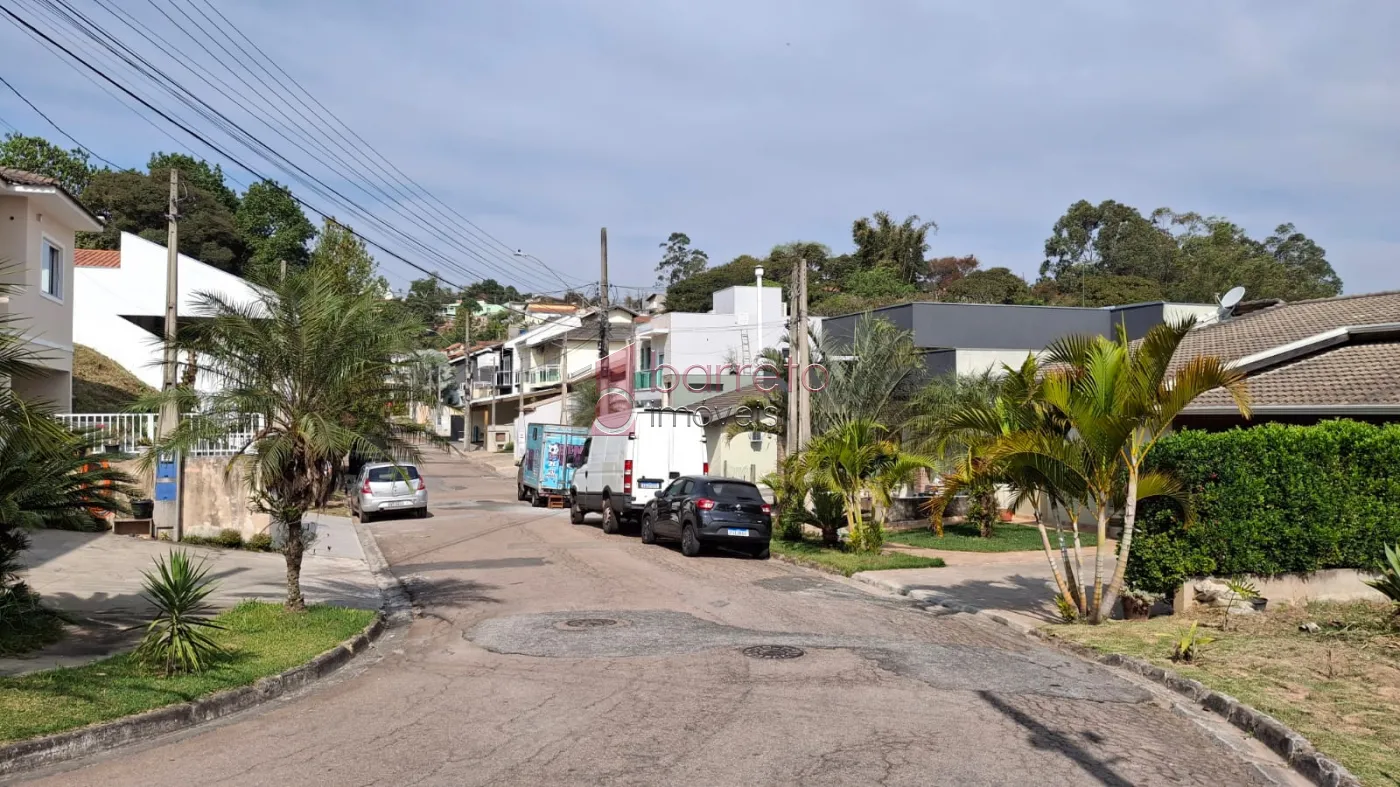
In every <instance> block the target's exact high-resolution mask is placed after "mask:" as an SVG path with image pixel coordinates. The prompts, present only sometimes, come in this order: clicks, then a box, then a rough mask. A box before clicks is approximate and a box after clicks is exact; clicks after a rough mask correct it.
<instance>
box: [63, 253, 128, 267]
mask: <svg viewBox="0 0 1400 787" xmlns="http://www.w3.org/2000/svg"><path fill="white" fill-rule="evenodd" d="M73 264H74V265H75V266H77V267H79V268H120V267H121V266H122V253H121V252H120V251H118V250H116V249H74V250H73Z"/></svg>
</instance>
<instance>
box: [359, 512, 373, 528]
mask: <svg viewBox="0 0 1400 787" xmlns="http://www.w3.org/2000/svg"><path fill="white" fill-rule="evenodd" d="M373 519H374V514H371V513H370V512H368V511H361V512H360V524H362V525H367V524H369V523H370V522H371V521H372V520H373Z"/></svg>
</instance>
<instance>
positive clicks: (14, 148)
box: [0, 132, 93, 197]
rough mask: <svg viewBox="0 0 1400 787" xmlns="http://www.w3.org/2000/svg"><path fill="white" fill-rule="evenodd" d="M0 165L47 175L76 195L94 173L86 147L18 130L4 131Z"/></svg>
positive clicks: (78, 194) (84, 187) (81, 191)
mask: <svg viewBox="0 0 1400 787" xmlns="http://www.w3.org/2000/svg"><path fill="white" fill-rule="evenodd" d="M0 167H11V168H13V169H22V170H24V171H25V172H33V173H34V174H36V175H45V176H48V177H50V178H53V179H54V180H56V181H58V183H59V185H60V186H62V187H63V190H64V191H67V192H68V193H69V194H72V195H73V196H75V197H79V196H82V193H83V189H86V188H87V185H88V182H89V181H91V180H92V173H93V167H92V165H91V164H89V163H88V153H87V151H86V150H83V149H82V148H73V149H72V150H64V149H63V148H60V147H59V146H57V145H55V144H53V143H52V142H49V141H48V140H46V139H44V138H43V137H26V136H24V135H23V134H20V133H18V132H11V133H9V134H6V135H5V139H4V141H3V142H0Z"/></svg>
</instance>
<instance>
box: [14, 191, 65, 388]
mask: <svg viewBox="0 0 1400 787" xmlns="http://www.w3.org/2000/svg"><path fill="white" fill-rule="evenodd" d="M45 204H46V203H45V202H42V201H40V200H38V199H31V198H27V197H17V196H0V265H3V266H4V267H3V269H0V277H3V280H4V281H5V282H6V283H8V284H13V285H15V287H14V288H13V289H12V290H11V292H9V293H8V298H9V302H8V303H5V304H0V314H4V315H14V316H15V317H17V318H18V322H17V325H15V326H14V327H17V328H18V329H19V331H20V333H21V335H22V336H23V337H24V339H25V340H26V342H25V344H26V345H27V349H28V350H30V351H31V352H34V353H36V354H37V363H38V365H39V366H41V367H43V368H45V369H49V370H51V371H52V372H53V373H51V374H42V375H39V376H36V377H33V378H30V379H28V380H17V381H16V384H15V390H16V391H18V392H20V393H21V395H25V396H28V397H31V398H38V399H44V400H46V401H49V402H51V403H53V404H54V405H55V406H56V407H58V408H59V409H60V410H64V411H66V410H68V409H69V408H70V407H71V406H72V401H73V383H72V374H71V372H72V370H73V302H74V298H73V291H74V282H73V246H74V242H73V241H74V229H73V227H72V226H70V225H68V224H66V223H64V222H63V220H62V219H61V218H60V217H61V216H62V215H63V214H62V213H61V212H55V211H54V210H51V209H49V208H46V207H45ZM45 240H47V241H49V242H50V243H51V244H52V245H54V246H56V247H58V248H59V249H61V250H62V253H63V254H62V256H63V270H62V272H61V276H60V277H61V282H60V287H59V293H58V297H54V296H50V295H48V294H47V293H44V292H43V291H42V290H41V288H40V259H41V255H42V248H43V242H44V241H45Z"/></svg>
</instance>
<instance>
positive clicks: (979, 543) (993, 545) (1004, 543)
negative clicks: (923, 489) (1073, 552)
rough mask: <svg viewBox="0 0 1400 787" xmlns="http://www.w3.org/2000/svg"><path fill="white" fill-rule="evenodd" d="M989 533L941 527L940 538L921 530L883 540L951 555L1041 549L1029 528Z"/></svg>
mask: <svg viewBox="0 0 1400 787" xmlns="http://www.w3.org/2000/svg"><path fill="white" fill-rule="evenodd" d="M992 533H993V535H992V537H991V538H983V537H982V536H980V535H978V534H977V526H976V525H967V524H957V525H953V524H948V525H944V527H943V537H942V538H939V537H938V536H935V535H934V534H933V531H931V530H929V529H927V528H924V529H922V530H906V531H903V532H900V533H891V534H890V535H889V536H887V537H886V540H887V541H893V542H895V543H898V544H904V545H905V546H911V547H920V548H922V549H949V550H952V551H954V552H1029V551H1040V550H1041V548H1042V547H1041V543H1040V531H1039V530H1037V529H1036V528H1034V527H1031V526H1029V525H1012V524H1006V523H1003V524H999V525H997V526H996V529H994V530H993V531H992ZM1065 538H1066V540H1068V539H1070V538H1072V536H1071V535H1069V534H1068V533H1066V534H1065ZM1050 543H1051V544H1052V545H1058V542H1056V541H1055V532H1054V530H1051V531H1050ZM1071 543H1072V542H1071ZM1079 543H1080V544H1082V545H1083V546H1085V547H1092V546H1094V545H1095V544H1096V543H1098V541H1097V539H1096V538H1095V536H1094V534H1093V533H1080V534H1079Z"/></svg>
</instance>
